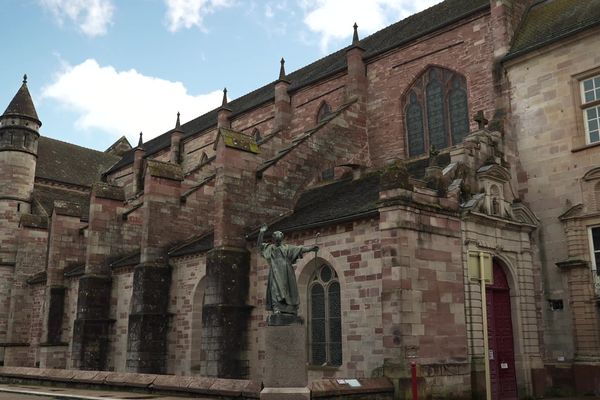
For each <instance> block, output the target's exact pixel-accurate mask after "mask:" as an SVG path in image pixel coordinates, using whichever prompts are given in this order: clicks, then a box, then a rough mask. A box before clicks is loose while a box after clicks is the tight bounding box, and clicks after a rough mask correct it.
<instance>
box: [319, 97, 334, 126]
mask: <svg viewBox="0 0 600 400" xmlns="http://www.w3.org/2000/svg"><path fill="white" fill-rule="evenodd" d="M329 114H331V106H330V105H329V103H327V102H326V101H324V102H323V103H321V107H319V111H318V112H317V123H319V122H321V121H323V120H324V119H325V118H327V116H328V115H329Z"/></svg>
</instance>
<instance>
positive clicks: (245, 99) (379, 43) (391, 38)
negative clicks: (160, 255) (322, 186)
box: [107, 0, 489, 173]
mask: <svg viewBox="0 0 600 400" xmlns="http://www.w3.org/2000/svg"><path fill="white" fill-rule="evenodd" d="M488 8H489V0H446V1H444V2H442V3H440V4H437V5H435V6H433V7H431V8H428V9H427V10H424V11H422V12H420V13H418V14H414V15H412V16H410V17H408V18H406V19H403V20H402V21H399V22H397V23H395V24H393V25H390V26H388V27H387V28H384V29H382V30H380V31H378V32H376V33H374V34H372V35H371V36H368V37H366V38H364V39H363V40H361V41H360V45H361V47H362V48H363V49H364V50H365V54H364V57H365V59H367V60H368V59H370V58H373V57H376V56H378V55H380V54H382V53H385V52H386V51H389V50H391V49H393V48H396V47H399V46H401V45H404V44H406V43H408V42H410V41H412V40H415V39H417V38H419V37H421V36H423V35H426V34H428V33H431V32H433V31H435V30H438V29H440V28H442V27H444V26H446V25H449V24H452V23H454V22H457V21H459V20H461V19H463V18H465V17H467V16H469V15H471V14H473V13H476V12H480V11H483V10H487V9H488ZM348 29H350V27H348ZM350 46H351V45H349V46H348V47H345V48H343V49H341V50H338V51H337V52H335V53H332V54H330V55H328V56H326V57H323V58H321V59H320V60H317V61H315V62H313V63H312V64H309V65H307V66H305V67H303V68H301V69H299V70H297V71H295V72H292V73H290V74H287V76H286V80H288V81H289V82H291V85H290V87H289V91H290V92H294V91H296V90H298V89H301V88H303V87H305V86H308V85H310V84H312V83H314V82H317V81H319V80H322V79H324V78H326V77H328V76H331V75H333V74H336V73H339V72H342V71H345V70H346V67H347V65H346V50H347V49H348V48H349V47H350ZM275 82H276V81H273V82H271V83H269V84H268V85H265V86H263V87H261V88H259V89H256V90H254V91H253V92H250V93H248V94H246V95H244V96H242V97H239V98H237V99H236V100H233V101H231V102H229V103H228V104H227V106H228V107H229V108H230V109H231V111H232V116H236V115H238V114H241V113H244V112H247V111H249V110H251V109H253V108H255V107H258V106H260V105H262V104H264V103H266V102H269V101H271V100H272V99H273V97H274V92H275ZM217 111H218V109H214V110H212V111H209V112H208V113H206V114H204V115H201V116H199V117H198V118H196V119H193V120H191V121H189V122H187V123H185V124H183V125H182V126H181V128H182V130H183V131H184V137H189V136H191V135H194V134H196V133H199V132H202V131H205V130H207V129H209V128H211V127H213V126H215V125H216V122H217ZM170 133H171V131H168V132H166V133H164V134H162V135H160V136H158V137H156V138H154V139H152V140H150V141H148V142H147V143H145V144H144V150H145V154H146V156H149V155H152V154H155V153H157V152H158V151H160V150H162V149H165V148H167V147H168V146H169V145H170ZM132 162H133V151H129V152H127V153H126V154H125V155H124V156H123V158H122V159H121V160H120V161H119V162H118V163H117V164H115V165H114V166H113V167H112V168H110V170H108V171H107V173H110V172H113V171H116V170H118V169H120V168H122V167H124V166H126V165H129V164H131V163H132Z"/></svg>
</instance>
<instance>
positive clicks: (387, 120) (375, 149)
mask: <svg viewBox="0 0 600 400" xmlns="http://www.w3.org/2000/svg"><path fill="white" fill-rule="evenodd" d="M489 22H490V19H489V15H484V16H481V17H479V18H475V19H473V20H472V21H471V22H465V23H464V24H459V25H456V26H455V27H454V29H446V30H445V31H444V32H440V33H439V34H436V35H429V36H428V37H426V38H423V39H421V40H419V41H418V42H417V43H415V44H414V45H411V46H407V47H404V48H401V49H398V50H394V51H392V52H390V53H389V54H388V55H387V56H385V57H382V58H380V59H379V60H377V61H373V62H370V63H369V64H368V65H367V79H368V82H369V85H368V102H367V116H368V124H367V128H368V134H369V150H370V154H371V160H372V162H373V164H374V165H376V166H381V165H383V163H384V162H385V161H386V160H392V159H396V158H405V157H406V156H405V151H406V149H405V135H406V134H405V126H404V116H403V110H402V96H403V95H404V94H405V92H406V90H407V89H408V88H409V86H410V85H411V84H412V82H413V81H414V80H415V79H416V78H417V77H418V76H419V75H421V74H422V73H423V72H424V71H425V69H426V68H427V67H428V66H430V65H438V66H442V67H444V68H448V69H451V70H453V71H456V72H458V73H460V74H463V75H464V76H465V77H466V78H467V93H468V99H469V115H474V114H475V113H476V112H477V111H479V110H483V111H484V112H485V113H486V115H487V116H488V117H490V118H491V116H492V115H493V111H494V92H493V87H494V82H493V78H492V62H493V58H492V57H493V46H492V36H491V28H490V26H489V25H488V24H489ZM475 127H476V124H475V123H474V122H471V129H474V128H475Z"/></svg>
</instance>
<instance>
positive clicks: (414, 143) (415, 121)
mask: <svg viewBox="0 0 600 400" xmlns="http://www.w3.org/2000/svg"><path fill="white" fill-rule="evenodd" d="M407 93H408V95H407V96H406V98H405V100H404V104H405V106H404V117H405V127H406V138H407V148H408V154H409V156H418V155H421V154H425V153H426V151H427V150H428V149H429V148H431V146H434V147H435V148H436V149H438V150H440V149H444V148H446V147H449V146H452V145H455V144H457V143H460V142H462V140H463V139H464V137H465V136H466V135H467V134H468V133H469V107H468V98H467V91H466V79H465V78H464V77H463V76H462V75H460V74H458V73H456V72H453V71H450V70H447V69H444V68H439V67H431V68H429V69H428V70H427V71H425V73H424V74H422V75H421V77H419V78H418V79H417V80H416V81H415V83H414V84H413V86H412V87H411V88H410V90H409V91H408V92H407Z"/></svg>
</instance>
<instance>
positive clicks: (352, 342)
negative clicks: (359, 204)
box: [249, 219, 384, 380]
mask: <svg viewBox="0 0 600 400" xmlns="http://www.w3.org/2000/svg"><path fill="white" fill-rule="evenodd" d="M316 232H320V234H321V235H320V238H319V246H320V247H321V249H320V250H319V253H318V256H319V258H318V260H317V262H315V260H314V255H313V253H310V254H306V255H305V256H304V258H303V259H301V260H300V261H299V262H298V263H297V268H296V276H297V278H298V289H299V292H300V302H301V309H300V314H301V315H302V316H304V317H305V318H306V316H307V309H306V304H307V287H308V280H309V278H310V276H311V274H312V273H313V272H314V270H315V268H317V267H318V266H320V265H321V263H322V262H327V263H329V264H330V265H331V266H332V267H333V268H334V269H335V270H336V272H337V274H338V277H339V281H340V286H341V300H342V303H341V310H342V341H343V345H342V352H343V364H342V365H341V366H340V367H339V368H331V367H329V368H321V367H317V366H314V367H309V379H310V380H312V379H319V378H323V377H334V376H335V377H348V376H352V377H369V376H371V374H372V373H373V372H374V371H375V370H377V369H378V368H380V367H382V366H383V359H384V343H383V329H382V308H381V293H382V292H381V290H382V286H381V283H382V281H381V277H382V258H381V248H380V240H379V223H378V221H377V220H376V219H369V220H361V221H356V222H354V223H352V222H350V223H347V224H343V225H337V226H330V227H324V228H320V229H317V230H311V231H305V232H298V233H294V234H291V235H289V236H288V237H286V240H287V242H288V243H290V244H295V245H305V246H310V245H313V244H314V243H315V234H316ZM250 273H251V283H250V302H249V304H250V305H253V306H255V308H254V310H253V312H252V320H251V329H250V348H249V352H250V363H251V365H250V371H251V374H253V375H252V376H251V379H259V378H260V373H261V371H262V362H263V361H262V360H264V351H265V347H264V338H263V337H262V331H263V329H262V328H263V327H264V326H265V320H266V316H267V312H266V310H265V303H264V298H265V291H266V286H267V274H268V265H267V263H266V261H265V260H264V259H262V258H261V257H260V256H259V255H258V254H257V252H256V250H254V251H253V253H252V265H251V272H250Z"/></svg>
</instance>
